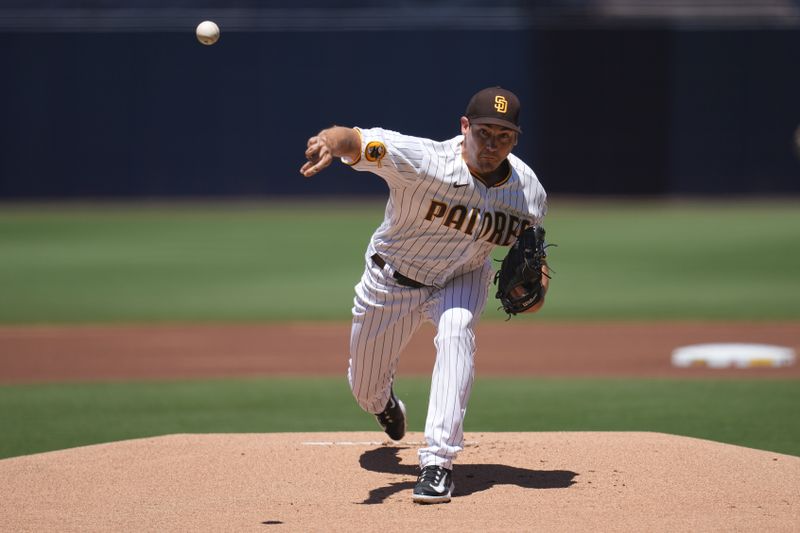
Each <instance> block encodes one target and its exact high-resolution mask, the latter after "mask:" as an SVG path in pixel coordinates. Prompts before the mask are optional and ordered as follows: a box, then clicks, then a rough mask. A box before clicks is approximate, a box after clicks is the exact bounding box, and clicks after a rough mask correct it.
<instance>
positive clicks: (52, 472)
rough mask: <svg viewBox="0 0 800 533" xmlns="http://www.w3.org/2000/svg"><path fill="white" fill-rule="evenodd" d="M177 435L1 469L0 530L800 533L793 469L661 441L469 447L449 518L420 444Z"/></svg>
mask: <svg viewBox="0 0 800 533" xmlns="http://www.w3.org/2000/svg"><path fill="white" fill-rule="evenodd" d="M381 436H382V434H381V433H377V432H371V433H278V434H254V435H235V434H223V435H170V436H165V437H157V438H150V439H138V440H131V441H124V442H117V443H111V444H101V445H96V446H86V447H82V448H74V449H70V450H61V451H57V452H49V453H42V454H37V455H30V456H25V457H16V458H12V459H5V460H2V461H0V479H2V483H0V501H2V502H3V504H2V506H0V530H3V531H289V530H291V531H311V530H314V531H445V530H451V531H486V530H491V531H498V530H528V531H530V530H538V531H570V532H573V531H670V532H674V531H711V530H713V531H796V530H797V526H798V524H800V458H798V457H793V456H788V455H782V454H777V453H772V452H764V451H759V450H753V449H749V448H742V447H738V446H731V445H726V444H719V443H715V442H710V441H704V440H699V439H692V438H687V437H675V436H669V435H663V434H658V433H469V434H467V446H466V447H465V449H464V451H463V452H462V453H461V455H460V456H459V460H458V463H457V465H456V467H455V472H454V479H455V483H456V491H455V494H454V498H453V500H452V502H451V503H449V504H440V505H431V506H422V505H416V504H413V503H412V502H411V490H412V487H413V485H414V482H415V480H416V475H417V458H416V450H417V448H418V447H419V446H420V445H421V441H422V436H421V435H420V434H414V433H412V434H410V435H408V436H407V438H406V440H404V441H403V442H401V443H392V442H389V441H382V439H381Z"/></svg>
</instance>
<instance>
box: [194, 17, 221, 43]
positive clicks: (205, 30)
mask: <svg viewBox="0 0 800 533" xmlns="http://www.w3.org/2000/svg"><path fill="white" fill-rule="evenodd" d="M195 33H196V34H197V40H198V41H200V42H201V43H203V44H204V45H206V46H211V45H212V44H214V43H215V42H217V41H218V40H219V26H217V25H216V24H215V23H214V22H212V21H210V20H204V21H203V22H201V23H200V24H198V25H197V29H196V30H195Z"/></svg>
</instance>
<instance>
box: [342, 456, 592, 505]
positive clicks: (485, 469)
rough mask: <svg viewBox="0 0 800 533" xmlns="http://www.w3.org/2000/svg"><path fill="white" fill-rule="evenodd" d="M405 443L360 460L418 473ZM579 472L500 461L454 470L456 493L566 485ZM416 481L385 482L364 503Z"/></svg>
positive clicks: (366, 465)
mask: <svg viewBox="0 0 800 533" xmlns="http://www.w3.org/2000/svg"><path fill="white" fill-rule="evenodd" d="M401 449H403V448H402V447H397V446H382V447H380V448H375V449H373V450H367V451H366V452H364V453H363V454H361V457H360V458H359V460H358V462H359V464H360V465H361V468H363V469H364V470H369V471H371V472H381V473H385V474H398V475H402V476H413V477H414V478H416V477H417V475H418V474H419V468H418V467H417V466H416V465H405V464H401V462H400V457H399V455H398V454H399V453H400V450H401ZM577 475H578V473H577V472H572V471H570V470H531V469H528V468H519V467H516V466H508V465H501V464H493V463H492V464H458V465H457V466H456V467H455V468H454V470H453V481H454V483H455V485H456V490H455V492H454V494H453V496H454V497H458V496H469V495H470V494H474V493H476V492H481V491H484V490H489V489H491V488H492V487H494V486H495V485H516V486H518V487H522V488H524V489H565V488H568V487H570V486H571V485H573V484H575V481H574V480H573V478H574V477H575V476H577ZM415 484H416V479H415V480H413V481H397V482H391V483H389V484H388V485H386V486H383V487H377V488H375V489H372V490H370V491H369V496H368V497H367V498H366V499H365V500H364V501H363V502H361V503H362V504H377V503H382V502H383V501H384V500H386V498H388V497H389V496H391V495H393V494H396V493H398V492H402V491H404V490H411V489H413V488H414V485H415Z"/></svg>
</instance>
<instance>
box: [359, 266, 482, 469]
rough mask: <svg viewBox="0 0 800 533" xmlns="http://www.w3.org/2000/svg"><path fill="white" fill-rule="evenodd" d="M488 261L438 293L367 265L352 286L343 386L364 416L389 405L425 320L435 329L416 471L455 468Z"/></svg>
mask: <svg viewBox="0 0 800 533" xmlns="http://www.w3.org/2000/svg"><path fill="white" fill-rule="evenodd" d="M491 275H492V269H491V263H490V262H489V261H487V262H486V263H485V264H484V265H483V266H482V267H480V268H478V269H476V270H473V271H471V272H467V273H466V274H463V275H460V276H457V277H455V278H453V279H452V280H450V281H449V282H448V283H447V284H446V285H445V286H444V287H442V288H434V287H423V288H420V289H415V288H410V287H404V286H402V285H399V284H398V283H397V282H396V281H395V279H394V278H393V277H392V275H391V269H390V268H389V267H388V266H386V267H384V268H383V269H381V268H379V267H378V266H377V265H375V264H374V263H372V261H369V262H368V264H367V268H366V269H365V270H364V275H363V276H362V278H361V281H360V283H359V284H358V285H357V286H356V296H355V299H354V306H353V325H352V330H351V333H350V368H349V370H348V381H349V382H350V388H351V390H352V391H353V395H354V396H355V398H356V401H358V405H359V406H361V408H362V409H364V410H365V411H367V412H369V413H379V412H381V411H383V408H384V407H385V406H386V403H387V402H388V401H389V389H390V387H391V385H392V380H393V379H394V374H395V369H396V368H397V363H398V360H399V358H400V353H401V352H402V351H403V348H404V347H405V346H406V344H407V343H408V341H409V340H410V339H411V336H412V335H413V334H414V333H415V332H416V331H417V329H418V328H419V326H420V324H421V323H422V321H423V320H429V321H431V322H432V323H433V324H434V326H436V329H437V333H436V338H435V339H434V344H435V346H436V363H435V364H434V367H433V376H432V379H431V391H430V399H429V403H428V416H427V419H426V422H425V440H426V442H427V447H425V448H422V449H420V450H419V459H420V466H421V467H425V466H428V465H440V466H444V467H446V468H452V464H453V459H454V458H455V457H456V455H457V454H458V452H459V451H461V449H462V447H463V444H464V432H463V425H464V415H465V414H466V409H467V402H468V401H469V396H470V392H471V390H472V381H473V378H474V356H475V333H474V326H475V324H476V323H477V321H478V319H479V318H480V315H481V312H482V311H483V308H484V306H485V305H486V297H487V291H488V286H489V282H490V280H491Z"/></svg>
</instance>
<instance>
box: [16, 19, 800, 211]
mask: <svg viewBox="0 0 800 533" xmlns="http://www.w3.org/2000/svg"><path fill="white" fill-rule="evenodd" d="M0 77H1V79H2V83H0V119H2V127H0V198H3V199H16V198H69V197H85V196H92V197H134V196H147V197H153V196H160V197H169V196H182V195H189V196H192V195H196V196H207V195H223V196H225V195H232V196H240V195H284V194H300V195H317V194H329V193H341V194H348V195H350V194H356V193H361V192H363V193H365V194H375V193H381V192H383V191H385V185H383V182H382V181H381V180H379V179H377V178H372V177H370V176H369V175H365V174H361V173H356V172H353V171H351V170H349V169H346V168H344V167H342V166H341V165H337V166H336V168H334V169H333V170H331V171H328V172H326V173H324V174H322V175H320V176H318V177H316V178H314V179H312V180H307V179H304V178H302V177H301V176H300V175H299V173H298V168H299V167H300V165H301V164H302V162H303V151H304V148H305V142H306V139H307V138H308V136H309V135H310V134H313V133H314V132H316V131H318V130H319V129H321V128H323V127H326V126H329V125H331V124H334V123H337V124H345V125H361V126H372V125H381V126H384V127H387V128H391V129H396V130H399V131H403V132H405V133H409V134H413V135H420V136H426V137H432V138H436V139H445V138H449V137H451V136H454V135H456V134H458V118H459V116H460V115H461V113H462V112H463V109H464V106H465V105H466V102H467V100H468V98H469V96H470V95H471V94H472V93H473V92H474V91H476V90H478V89H480V88H482V87H484V86H487V85H493V84H500V85H503V86H505V87H508V88H510V89H512V90H514V91H515V92H517V93H518V94H519V95H520V97H521V98H522V101H523V117H522V120H523V129H524V135H523V136H522V138H521V140H520V144H519V146H518V147H517V149H516V151H515V152H516V153H517V154H518V155H520V156H521V157H523V159H525V160H526V161H528V162H529V164H530V165H531V166H532V167H533V168H534V170H536V171H537V173H538V174H539V176H540V178H541V179H542V181H543V182H544V184H545V186H546V187H547V189H548V190H549V191H550V192H560V193H578V194H615V195H620V194H637V195H638V194H780V193H794V194H796V193H798V192H800V160H798V158H797V157H796V155H795V153H794V152H793V140H792V136H793V134H794V131H795V128H797V127H798V125H800V31H797V30H783V31H781V30H778V31H714V32H712V31H677V30H669V29H660V30H648V31H645V30H587V29H583V30H543V29H535V30H534V29H531V30H519V31H505V32H502V33H499V32H468V31H413V32H412V31H386V32H370V31H361V32H357V31H354V32H330V33H329V32H300V33H292V32H272V33H270V32H266V33H255V32H250V33H248V32H228V33H225V32H224V28H223V36H222V39H221V41H220V42H219V43H218V44H217V45H215V46H212V47H204V46H202V45H200V44H198V43H197V42H196V41H195V39H194V35H193V33H192V31H189V32H187V33H186V34H180V33H119V32H115V33H4V34H0Z"/></svg>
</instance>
